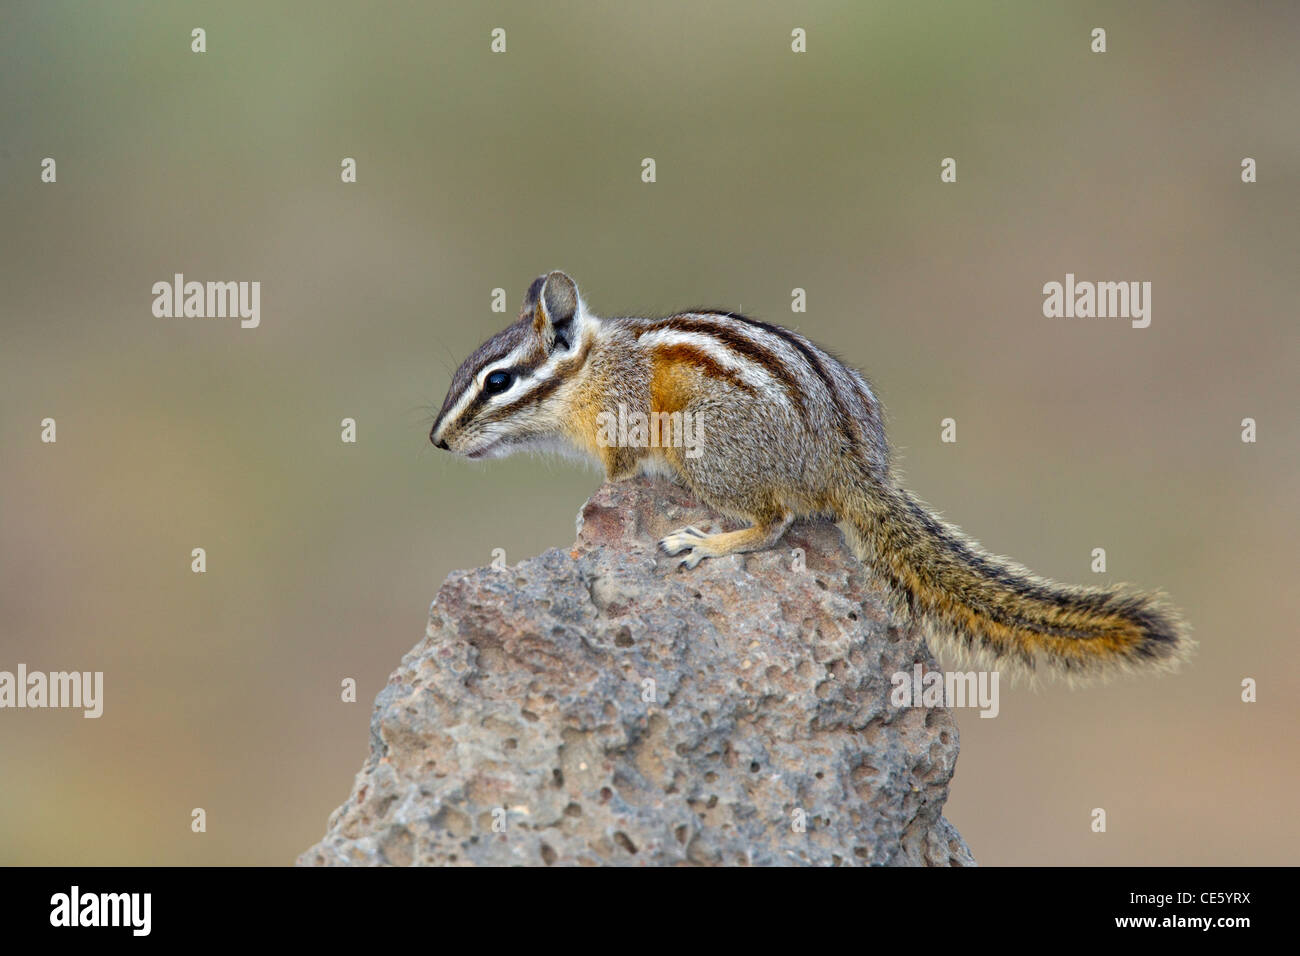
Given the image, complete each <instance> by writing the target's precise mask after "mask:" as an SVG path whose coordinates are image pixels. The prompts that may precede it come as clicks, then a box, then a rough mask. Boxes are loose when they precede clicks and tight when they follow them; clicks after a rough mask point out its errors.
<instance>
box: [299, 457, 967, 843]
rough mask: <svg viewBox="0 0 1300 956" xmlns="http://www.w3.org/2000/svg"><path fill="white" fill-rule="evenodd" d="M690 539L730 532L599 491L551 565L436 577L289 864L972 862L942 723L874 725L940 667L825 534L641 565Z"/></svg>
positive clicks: (657, 504)
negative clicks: (912, 678)
mask: <svg viewBox="0 0 1300 956" xmlns="http://www.w3.org/2000/svg"><path fill="white" fill-rule="evenodd" d="M688 524H694V525H697V526H699V527H701V528H706V529H707V527H708V526H709V525H711V524H714V525H717V526H718V527H719V528H729V527H735V525H734V524H729V523H725V522H718V521H717V519H716V517H715V516H713V515H711V514H710V513H709V512H708V511H706V510H704V509H702V508H701V507H700V506H699V505H698V504H697V503H696V502H695V501H694V500H693V499H692V498H691V496H690V494H689V493H688V492H687V491H685V490H683V489H681V488H678V487H675V486H673V485H670V484H668V483H667V482H665V481H662V480H659V481H654V482H652V481H650V480H647V479H637V480H635V481H628V482H620V483H617V484H607V485H605V486H603V487H602V488H600V489H599V490H598V491H597V492H596V494H595V495H594V496H593V497H592V498H591V500H590V501H588V502H587V504H586V506H585V507H584V508H583V510H582V513H581V514H580V515H579V518H578V540H577V543H576V544H575V545H574V546H573V547H572V548H571V549H564V550H561V549H553V550H550V551H547V552H546V553H545V554H542V555H541V556H539V557H536V558H532V559H529V560H526V561H522V562H520V563H519V564H518V565H517V566H516V567H513V568H507V569H500V570H497V569H492V568H479V569H477V570H474V571H468V572H464V573H454V574H452V575H450V576H449V577H448V579H447V581H446V583H445V584H444V585H443V586H442V589H441V590H440V591H439V592H438V597H437V599H436V600H435V601H434V603H433V606H432V608H431V609H430V616H429V626H428V630H427V632H426V634H425V637H424V639H423V640H422V641H420V643H419V644H417V645H416V646H415V647H414V648H413V649H412V650H411V651H410V652H409V653H408V654H407V655H406V656H405V657H404V658H403V659H402V663H401V665H400V666H399V667H398V669H397V670H396V671H395V672H394V673H393V675H392V676H391V677H390V678H389V681H388V685H387V686H386V687H385V688H384V689H383V690H382V691H381V692H380V694H379V696H378V697H377V698H376V700H375V709H374V714H373V716H372V718H371V739H370V754H369V757H368V758H367V760H366V763H365V766H364V767H362V769H361V772H360V773H359V774H357V778H356V782H355V784H354V786H353V789H352V793H351V795H350V796H349V797H348V799H347V802H345V803H344V804H343V805H342V806H341V807H339V808H338V809H337V810H336V811H334V813H333V815H331V817H330V820H329V829H328V832H327V833H326V835H325V838H324V839H323V840H322V841H321V842H320V843H319V844H317V845H316V846H314V847H312V848H311V849H310V850H308V851H307V852H305V853H304V854H302V856H301V857H300V858H299V860H298V863H299V864H300V865H349V864H351V865H380V864H393V865H397V866H406V865H410V864H421V865H445V864H459V865H500V864H529V865H556V866H559V865H563V864H587V865H599V864H620V865H642V866H660V865H666V864H677V863H696V864H706V865H736V864H739V865H755V866H770V865H787V864H794V865H834V864H867V863H871V864H900V865H926V864H929V865H949V864H957V865H970V864H973V863H974V860H973V859H972V857H971V854H970V850H969V849H968V848H967V846H966V844H965V842H964V841H963V840H962V838H961V836H960V835H959V834H958V833H957V831H956V830H955V829H954V828H953V827H952V825H951V824H949V823H948V821H947V820H945V819H944V817H943V816H942V810H943V804H944V801H945V800H946V799H947V796H948V782H949V780H950V779H951V778H952V773H953V767H954V765H955V763H956V761H957V727H956V725H955V723H954V721H953V718H952V715H951V714H950V713H949V712H948V711H947V710H945V709H943V708H931V709H928V710H927V709H920V708H916V709H911V708H906V709H904V708H897V707H894V706H892V705H891V704H890V702H889V691H890V690H891V685H890V681H889V675H891V674H893V673H895V672H897V671H907V672H910V671H911V669H912V666H913V664H914V663H916V662H921V663H922V664H924V665H926V666H927V668H934V667H936V666H937V665H936V664H935V662H934V661H933V659H932V658H931V656H930V653H929V651H928V650H927V649H926V647H925V644H924V643H923V641H922V640H921V639H920V638H918V637H916V636H914V635H912V634H911V633H910V632H908V631H907V630H905V629H900V628H898V627H895V626H894V625H893V624H892V623H891V622H890V620H889V619H888V618H887V616H886V614H885V612H884V611H883V610H882V604H881V602H880V595H879V594H878V593H876V592H873V591H872V590H871V589H870V588H869V587H868V586H867V585H866V584H865V582H864V579H863V574H862V572H861V569H860V568H859V566H858V563H857V561H856V560H855V559H854V558H853V557H852V555H851V554H850V553H849V552H848V550H847V549H846V548H845V546H844V543H843V540H842V538H841V536H840V533H839V531H838V530H837V529H836V528H835V527H834V526H833V525H830V524H826V523H800V524H796V525H795V526H794V527H792V528H791V529H790V531H789V532H788V533H787V535H786V537H785V539H784V540H783V541H782V544H781V546H780V547H779V548H778V549H777V550H773V551H768V552H763V553H759V554H750V555H737V556H731V557H727V558H715V559H712V560H706V561H704V562H703V563H702V564H701V565H700V566H699V567H698V568H696V569H694V570H692V571H687V570H683V569H676V568H674V562H673V560H672V559H670V558H667V557H664V556H662V555H660V554H658V553H657V552H656V549H655V542H656V541H657V540H658V539H659V538H660V537H662V536H663V535H664V534H666V533H667V532H669V531H671V530H674V529H676V528H678V527H681V526H683V525H688ZM795 549H802V560H803V564H804V566H805V567H806V569H805V570H800V569H798V567H799V564H800V560H799V559H800V554H799V552H798V551H796V550H795ZM800 817H802V819H803V820H804V826H803V827H802V828H799V827H797V826H795V823H796V821H797V820H798V819H799V818H800Z"/></svg>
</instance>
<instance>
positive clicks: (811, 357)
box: [707, 311, 871, 448]
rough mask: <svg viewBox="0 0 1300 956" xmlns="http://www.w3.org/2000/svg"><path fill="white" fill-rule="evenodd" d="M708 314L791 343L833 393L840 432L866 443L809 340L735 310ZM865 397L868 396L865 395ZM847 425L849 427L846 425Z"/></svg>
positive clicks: (852, 440) (852, 441)
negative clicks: (739, 313) (806, 340)
mask: <svg viewBox="0 0 1300 956" xmlns="http://www.w3.org/2000/svg"><path fill="white" fill-rule="evenodd" d="M707 314H708V315H725V316H727V317H728V318H732V319H735V320H736V321H737V322H744V323H745V324H746V325H750V326H753V327H754V328H756V329H762V330H763V331H764V332H767V333H769V334H771V335H775V336H776V337H777V338H779V339H781V340H782V341H784V342H786V343H787V344H789V345H790V346H791V347H792V348H793V349H795V351H797V352H798V353H799V354H800V355H802V356H803V358H804V361H805V362H807V363H808V364H809V366H811V367H812V370H813V372H814V373H816V375H817V377H818V378H820V379H821V380H822V384H824V385H825V386H826V390H827V391H828V392H830V393H831V401H832V402H834V403H835V411H836V412H837V413H838V417H839V426H840V433H841V434H842V435H844V437H845V438H847V439H848V440H849V444H850V445H851V446H852V447H854V448H856V447H858V445H859V444H862V445H865V439H864V436H863V434H862V429H861V427H860V426H859V424H858V420H857V416H855V415H854V414H853V413H852V411H851V410H850V409H849V408H848V407H847V406H846V405H845V404H844V397H843V396H842V395H841V394H840V390H839V386H838V385H837V383H836V382H835V379H834V377H833V376H832V375H831V373H830V372H828V371H827V370H826V366H825V365H823V364H822V361H821V357H820V356H819V355H818V354H817V352H816V351H815V350H814V349H813V348H811V347H810V346H809V345H808V343H807V342H805V341H803V339H801V338H800V337H799V336H798V335H796V334H795V333H794V332H791V331H790V330H789V329H786V328H782V327H781V326H779V325H773V324H771V323H770V322H764V321H762V320H761V319H751V318H750V317H749V316H747V315H737V314H735V313H734V312H715V311H709V312H708V313H707ZM863 397H864V398H865V397H866V396H863ZM866 404H867V406H868V411H870V410H871V403H870V402H867V403H866ZM846 426H847V427H846Z"/></svg>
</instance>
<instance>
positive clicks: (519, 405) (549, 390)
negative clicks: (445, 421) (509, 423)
mask: <svg viewBox="0 0 1300 956" xmlns="http://www.w3.org/2000/svg"><path fill="white" fill-rule="evenodd" d="M591 346H592V337H591V336H588V337H587V338H586V339H585V340H584V342H583V344H582V347H581V348H580V349H579V350H578V351H577V353H576V354H574V355H572V356H567V357H561V358H559V359H558V360H557V359H554V357H553V359H552V360H551V361H549V362H547V363H544V365H549V366H550V368H545V367H542V368H539V369H538V370H537V373H538V374H536V375H534V376H533V377H532V381H533V382H534V383H536V384H535V385H534V387H533V388H531V389H529V390H528V391H526V392H524V393H522V394H521V395H519V396H517V397H516V398H515V399H514V400H512V401H510V402H509V403H506V404H502V405H500V406H499V407H496V408H492V409H490V410H489V411H488V412H487V413H486V414H484V415H483V416H482V417H481V419H480V421H481V422H482V423H484V424H486V423H488V422H496V421H501V420H502V419H504V418H508V417H510V416H512V415H516V414H518V413H519V412H521V411H523V410H525V409H528V408H532V407H535V406H537V405H540V404H541V403H542V402H544V401H546V399H547V398H549V397H550V396H551V395H553V394H554V393H555V391H556V389H558V388H559V387H560V386H561V385H563V384H564V383H565V382H568V381H572V378H573V376H574V374H575V373H577V372H578V371H579V370H581V368H582V367H583V366H584V365H585V364H586V363H587V357H588V356H589V355H590V354H591ZM509 394H510V393H509V392H506V393H504V395H509Z"/></svg>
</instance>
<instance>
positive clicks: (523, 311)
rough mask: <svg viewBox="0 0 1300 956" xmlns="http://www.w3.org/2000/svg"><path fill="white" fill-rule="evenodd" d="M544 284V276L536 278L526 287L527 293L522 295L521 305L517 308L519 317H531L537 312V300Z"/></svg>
mask: <svg viewBox="0 0 1300 956" xmlns="http://www.w3.org/2000/svg"><path fill="white" fill-rule="evenodd" d="M545 284H546V276H538V277H537V278H536V279H534V280H533V281H532V282H531V283H530V284H529V286H528V291H527V292H525V293H524V301H523V304H522V305H520V306H519V317H520V318H521V319H522V318H524V317H525V316H528V317H531V316H532V315H533V314H534V313H535V312H536V311H537V300H538V298H540V296H541V294H542V286H544V285H545Z"/></svg>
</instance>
